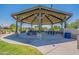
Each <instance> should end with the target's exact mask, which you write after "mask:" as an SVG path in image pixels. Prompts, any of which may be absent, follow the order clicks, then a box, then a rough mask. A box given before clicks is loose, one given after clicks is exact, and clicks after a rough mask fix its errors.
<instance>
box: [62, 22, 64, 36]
mask: <svg viewBox="0 0 79 59" xmlns="http://www.w3.org/2000/svg"><path fill="white" fill-rule="evenodd" d="M63 33H64V28H63V22H61V34H62V35H63Z"/></svg>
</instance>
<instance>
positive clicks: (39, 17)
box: [38, 13, 42, 32]
mask: <svg viewBox="0 0 79 59" xmlns="http://www.w3.org/2000/svg"><path fill="white" fill-rule="evenodd" d="M41 18H42V17H41V13H40V14H39V16H38V19H39V32H41V26H42V24H41V20H42V19H41Z"/></svg>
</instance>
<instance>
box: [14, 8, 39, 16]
mask: <svg viewBox="0 0 79 59" xmlns="http://www.w3.org/2000/svg"><path fill="white" fill-rule="evenodd" d="M35 10H39V8H37V9H33V10H29V11H25V12H18V13H15V14H13V15H14V16H17V15H21V14H25V13H29V12H32V11H35Z"/></svg>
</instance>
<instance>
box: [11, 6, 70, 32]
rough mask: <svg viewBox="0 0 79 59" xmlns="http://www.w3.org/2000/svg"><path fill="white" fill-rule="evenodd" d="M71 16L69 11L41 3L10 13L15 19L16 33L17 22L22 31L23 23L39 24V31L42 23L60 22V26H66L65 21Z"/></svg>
mask: <svg viewBox="0 0 79 59" xmlns="http://www.w3.org/2000/svg"><path fill="white" fill-rule="evenodd" d="M71 16H72V14H71V13H67V12H63V11H61V10H57V9H54V8H49V7H46V6H41V5H39V6H35V7H32V8H29V9H25V10H23V11H21V12H17V13H14V14H12V17H13V18H14V19H15V20H16V33H18V22H19V23H20V31H22V24H23V23H27V24H31V26H32V25H39V31H41V26H42V25H53V24H56V23H60V24H61V26H62V27H64V28H66V21H67V20H68V19H69V18H70V17H71Z"/></svg>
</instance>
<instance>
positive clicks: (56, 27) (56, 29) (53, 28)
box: [51, 25, 61, 31]
mask: <svg viewBox="0 0 79 59" xmlns="http://www.w3.org/2000/svg"><path fill="white" fill-rule="evenodd" d="M60 29H61V28H60V26H56V25H55V26H52V27H51V30H55V31H59V30H60Z"/></svg>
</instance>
